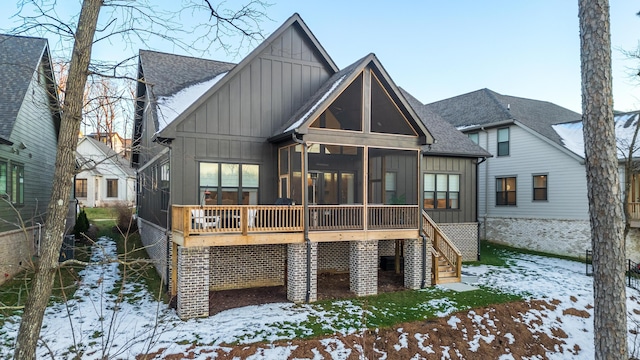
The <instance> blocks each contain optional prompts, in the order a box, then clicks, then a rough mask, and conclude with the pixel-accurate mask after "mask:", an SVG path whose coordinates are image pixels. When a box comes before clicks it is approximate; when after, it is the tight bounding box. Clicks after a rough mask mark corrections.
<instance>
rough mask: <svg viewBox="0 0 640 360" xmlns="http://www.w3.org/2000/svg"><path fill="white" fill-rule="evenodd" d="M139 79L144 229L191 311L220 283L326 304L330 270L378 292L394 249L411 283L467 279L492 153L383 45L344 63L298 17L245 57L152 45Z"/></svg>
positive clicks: (182, 307)
mask: <svg viewBox="0 0 640 360" xmlns="http://www.w3.org/2000/svg"><path fill="white" fill-rule="evenodd" d="M138 77H139V79H140V81H139V82H138V88H137V97H136V98H137V99H138V100H137V102H136V118H135V127H134V138H133V151H132V164H133V166H134V168H136V169H137V174H138V200H137V210H138V211H137V214H138V225H139V228H140V234H141V237H142V240H143V242H144V244H145V245H146V248H147V251H148V252H149V254H150V257H151V258H153V259H155V260H157V263H156V264H157V265H156V268H157V270H158V271H159V272H160V273H161V274H162V275H163V277H164V278H165V279H168V282H169V283H170V285H171V286H170V287H171V293H172V295H176V296H177V311H178V314H179V315H180V316H181V317H182V318H190V317H196V316H207V315H208V311H209V306H208V302H209V291H210V290H223V289H233V288H242V287H258V286H282V285H285V286H286V292H287V297H288V298H289V300H291V301H294V302H301V301H307V302H308V301H315V299H316V298H317V294H318V293H319V292H322V291H323V290H324V289H322V288H321V287H320V286H318V282H317V278H318V274H319V273H321V272H348V273H349V275H350V289H351V290H352V291H353V292H354V293H355V294H356V295H358V296H363V295H370V294H375V293H376V292H377V290H378V277H377V274H378V270H379V263H380V259H381V257H382V256H385V257H387V256H389V257H394V256H395V262H396V265H399V262H400V261H404V270H403V285H404V286H405V287H408V288H420V287H424V286H427V285H430V284H432V283H441V282H447V281H459V279H460V265H461V262H462V256H463V255H462V253H461V252H459V251H458V250H457V249H456V247H455V245H454V243H456V244H457V243H458V240H457V239H460V241H462V244H463V246H460V247H461V248H462V249H463V250H464V254H465V255H464V256H465V257H467V258H470V259H475V258H476V256H477V235H476V232H477V222H476V212H475V208H476V203H475V179H476V177H475V172H476V165H475V162H477V161H478V159H479V158H483V157H485V156H489V154H488V153H486V152H484V151H483V150H482V149H481V148H479V147H478V146H475V145H474V144H473V143H471V142H470V141H469V140H468V139H467V138H465V137H464V136H460V134H458V135H457V137H456V130H455V129H453V128H451V127H450V126H446V124H443V122H442V121H441V120H438V119H437V117H435V116H433V117H431V116H430V114H429V113H428V111H427V110H425V109H423V107H422V106H421V104H419V103H417V102H415V101H414V100H413V99H407V98H406V97H405V95H404V94H403V93H402V92H401V91H400V89H399V88H398V87H397V86H396V85H395V84H394V82H393V80H392V79H391V77H390V76H389V74H387V72H386V71H385V69H384V68H383V66H382V65H381V64H380V61H379V60H378V59H377V57H376V56H375V55H374V54H369V55H366V56H364V57H363V58H361V59H359V60H358V61H356V62H354V63H353V64H351V65H349V66H347V67H345V68H343V69H339V68H338V67H337V66H336V64H335V63H334V62H333V60H332V59H331V58H330V57H329V55H328V54H327V53H326V51H325V50H324V48H323V47H322V46H321V45H320V43H319V42H318V40H317V39H316V38H315V36H314V35H313V34H312V33H311V31H310V30H309V29H308V27H307V26H306V24H305V23H304V22H303V21H302V19H301V18H300V17H299V16H298V15H297V14H294V15H293V16H292V17H290V18H289V19H288V20H287V21H286V22H285V23H284V24H283V25H282V26H280V27H279V28H278V29H277V30H276V31H275V32H274V33H273V34H272V35H271V36H269V37H268V38H267V39H266V40H265V41H264V42H263V43H262V44H260V45H259V46H258V47H257V48H256V49H254V50H253V51H252V52H251V53H250V54H249V55H248V56H247V57H246V58H244V59H243V60H242V61H241V62H240V63H238V64H229V63H224V62H217V61H212V60H204V59H196V58H192V57H185V56H178V55H171V54H164V53H159V52H152V51H144V50H142V51H140V63H139V67H138ZM414 104H415V105H414ZM418 105H420V106H418ZM431 126H432V127H433V128H434V131H433V133H432V132H431V130H430V127H431ZM436 134H437V135H438V136H440V137H441V141H442V144H434V138H436ZM449 141H456V142H457V143H456V146H459V149H453V147H448V146H446V144H445V143H446V142H449ZM423 182H424V183H425V184H423ZM436 184H439V186H437V185H436ZM423 185H424V186H423ZM425 198H426V200H425ZM425 204H427V205H429V206H431V207H432V208H433V209H430V210H429V212H430V213H431V215H432V216H434V217H435V218H437V219H438V221H439V222H441V223H447V224H443V225H446V226H443V228H442V229H440V228H439V227H438V226H437V225H435V224H434V222H433V220H432V219H431V218H430V217H429V216H428V215H427V213H426V212H424V211H422V207H423V205H425ZM458 223H459V224H460V226H457V227H456V225H457V224H458ZM447 234H451V235H452V236H451V238H452V239H449V237H448V236H447ZM458 234H462V236H459V237H457V238H456V236H457V235H458ZM432 245H433V252H432ZM467 245H469V246H467ZM401 255H402V256H401ZM432 265H434V267H433V271H432ZM439 265H440V266H439ZM398 268H400V266H398Z"/></svg>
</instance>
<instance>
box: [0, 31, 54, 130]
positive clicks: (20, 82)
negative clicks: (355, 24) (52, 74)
mask: <svg viewBox="0 0 640 360" xmlns="http://www.w3.org/2000/svg"><path fill="white" fill-rule="evenodd" d="M46 46H47V40H46V39H42V38H34V37H26V36H14V35H2V34H0V84H2V86H0V137H2V138H4V139H7V140H8V139H9V137H10V136H11V132H12V130H13V125H14V123H15V121H16V118H17V116H18V112H19V111H20V106H21V105H22V102H23V100H24V98H25V96H26V92H27V89H28V87H29V83H30V82H31V78H32V76H33V73H34V71H36V70H37V67H38V64H39V62H40V59H41V58H42V55H43V54H44V51H45V49H46Z"/></svg>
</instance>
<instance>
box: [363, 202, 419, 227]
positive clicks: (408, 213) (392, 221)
mask: <svg viewBox="0 0 640 360" xmlns="http://www.w3.org/2000/svg"><path fill="white" fill-rule="evenodd" d="M419 214H420V209H419V207H418V205H370V206H369V214H368V215H369V229H417V228H418V216H419Z"/></svg>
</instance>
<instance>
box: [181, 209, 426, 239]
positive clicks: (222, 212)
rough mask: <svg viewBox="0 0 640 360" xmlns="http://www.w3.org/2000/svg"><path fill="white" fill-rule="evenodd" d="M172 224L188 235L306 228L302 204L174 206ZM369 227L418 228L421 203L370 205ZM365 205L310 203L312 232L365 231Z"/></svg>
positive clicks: (382, 228)
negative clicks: (419, 204)
mask: <svg viewBox="0 0 640 360" xmlns="http://www.w3.org/2000/svg"><path fill="white" fill-rule="evenodd" d="M172 209H173V210H172V219H171V226H172V229H173V230H174V231H178V232H181V233H183V234H184V235H185V236H186V235H196V234H223V233H224V234H247V233H260V232H262V233H267V232H271V233H277V232H301V231H304V212H303V211H304V207H303V206H302V205H205V206H199V205H174V206H173V208H172ZM367 211H368V213H367V216H368V227H367V229H369V230H384V229H417V228H418V219H419V218H418V216H419V214H420V209H419V206H418V205H370V206H368V210H367ZM363 215H364V205H309V230H310V231H340V230H346V231H348V230H365V224H364V220H363V219H364V216H363Z"/></svg>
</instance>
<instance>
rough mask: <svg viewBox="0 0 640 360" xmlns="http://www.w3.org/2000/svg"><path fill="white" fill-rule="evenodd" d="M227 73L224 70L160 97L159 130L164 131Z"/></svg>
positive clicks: (158, 102)
mask: <svg viewBox="0 0 640 360" xmlns="http://www.w3.org/2000/svg"><path fill="white" fill-rule="evenodd" d="M227 73H228V72H224V73H222V74H219V75H217V76H216V77H214V78H212V79H210V80H207V81H203V82H200V83H197V84H193V85H191V86H189V87H186V88H184V89H182V90H180V91H178V92H177V93H175V94H173V95H171V96H160V97H158V101H157V104H158V111H157V114H158V132H160V131H162V130H163V129H164V128H165V127H166V126H167V125H169V124H170V123H171V122H172V121H173V120H175V119H176V118H177V117H178V116H179V115H180V114H182V113H183V112H184V111H185V110H187V108H188V107H189V106H191V104H193V103H194V102H196V100H198V99H199V98H200V97H201V96H202V95H204V93H206V92H207V90H209V89H211V88H212V87H213V86H214V85H215V84H217V83H218V81H220V79H222V78H223V77H224V76H225V75H226V74H227Z"/></svg>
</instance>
